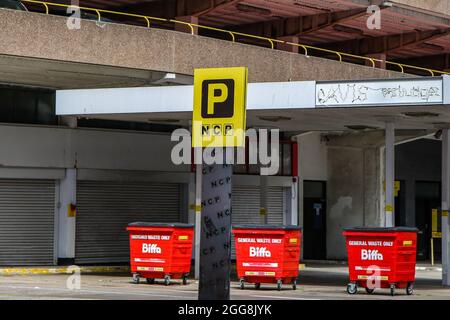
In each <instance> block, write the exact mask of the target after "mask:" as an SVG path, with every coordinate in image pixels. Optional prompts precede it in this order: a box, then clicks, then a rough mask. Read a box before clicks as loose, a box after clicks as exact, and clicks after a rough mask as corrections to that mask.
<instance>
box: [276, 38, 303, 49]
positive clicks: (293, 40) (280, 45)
mask: <svg viewBox="0 0 450 320" xmlns="http://www.w3.org/2000/svg"><path fill="white" fill-rule="evenodd" d="M278 40H282V41H286V42H291V43H296V44H298V43H299V39H298V37H297V36H292V37H281V38H278ZM276 48H277V49H278V50H283V51H287V52H292V53H299V51H300V50H299V46H295V45H291V44H285V43H278V42H277V43H276ZM302 50H303V49H302Z"/></svg>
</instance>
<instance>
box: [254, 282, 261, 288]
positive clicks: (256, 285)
mask: <svg viewBox="0 0 450 320" xmlns="http://www.w3.org/2000/svg"><path fill="white" fill-rule="evenodd" d="M259 288H261V283H259V282H256V283H255V289H256V290H258V289H259Z"/></svg>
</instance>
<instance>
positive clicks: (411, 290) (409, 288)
mask: <svg viewBox="0 0 450 320" xmlns="http://www.w3.org/2000/svg"><path fill="white" fill-rule="evenodd" d="M413 293H414V283H412V282H409V283H408V285H407V286H406V294H407V295H408V296H411V295H412V294H413Z"/></svg>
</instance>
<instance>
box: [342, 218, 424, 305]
mask: <svg viewBox="0 0 450 320" xmlns="http://www.w3.org/2000/svg"><path fill="white" fill-rule="evenodd" d="M417 231H418V230H417V229H416V228H407V227H396V228H363V227H357V228H348V229H345V230H344V233H343V234H344V236H345V237H346V243H347V253H348V269H349V274H350V283H349V284H348V285H347V292H348V293H349V294H355V293H356V292H357V290H358V286H359V287H363V288H365V289H366V292H367V293H369V294H370V293H372V292H373V291H374V290H375V288H389V289H390V292H391V295H392V296H393V295H395V289H396V288H400V289H406V293H407V294H408V295H411V294H413V285H414V281H415V275H416V247H417Z"/></svg>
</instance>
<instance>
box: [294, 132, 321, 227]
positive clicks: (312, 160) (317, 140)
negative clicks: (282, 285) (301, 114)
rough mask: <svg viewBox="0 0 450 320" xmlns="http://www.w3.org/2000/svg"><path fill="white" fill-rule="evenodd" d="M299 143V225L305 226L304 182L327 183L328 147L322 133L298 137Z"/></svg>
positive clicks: (310, 133)
mask: <svg viewBox="0 0 450 320" xmlns="http://www.w3.org/2000/svg"><path fill="white" fill-rule="evenodd" d="M296 138H297V143H298V163H299V164H298V168H299V172H298V174H299V182H298V189H299V190H298V195H299V201H298V212H299V217H298V223H299V225H300V226H303V191H304V181H305V180H313V181H327V179H328V165H327V160H328V159H327V147H326V143H325V141H323V140H322V134H321V133H320V132H309V133H307V134H303V135H299V136H297V137H296Z"/></svg>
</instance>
